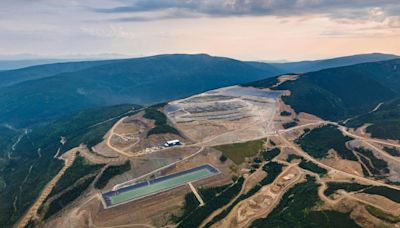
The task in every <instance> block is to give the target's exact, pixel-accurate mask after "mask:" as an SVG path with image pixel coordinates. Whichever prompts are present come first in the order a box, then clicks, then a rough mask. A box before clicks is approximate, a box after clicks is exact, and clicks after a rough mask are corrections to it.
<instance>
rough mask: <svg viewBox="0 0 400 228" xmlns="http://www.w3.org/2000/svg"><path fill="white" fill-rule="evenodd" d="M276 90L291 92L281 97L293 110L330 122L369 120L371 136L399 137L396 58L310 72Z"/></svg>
mask: <svg viewBox="0 0 400 228" xmlns="http://www.w3.org/2000/svg"><path fill="white" fill-rule="evenodd" d="M274 83H275V79H272V78H271V79H266V80H262V81H258V82H255V83H250V84H249V85H251V86H256V87H270V86H271V85H273V84H274ZM276 89H280V90H290V91H291V95H290V96H287V97H283V100H284V102H285V103H286V104H288V105H290V106H291V107H292V108H293V109H294V110H295V111H296V112H307V113H311V114H314V115H317V116H319V117H321V118H323V119H327V120H334V121H343V120H345V119H347V118H352V120H351V121H349V123H348V125H350V126H360V125H362V124H363V123H373V125H372V126H370V127H369V128H368V129H367V130H370V132H371V133H372V134H373V135H374V136H377V137H381V138H385V137H387V138H393V139H400V126H399V125H398V124H397V123H398V120H400V117H399V115H398V114H397V113H398V111H399V110H398V105H397V103H398V101H399V98H400V59H395V60H388V61H382V62H373V63H362V64H356V65H351V66H346V67H339V68H331V69H326V70H321V71H316V72H310V73H306V74H303V75H301V76H300V77H299V78H298V79H297V80H295V81H286V82H284V83H282V84H281V85H279V86H278V87H276ZM380 103H383V105H382V106H381V107H380V108H379V109H378V110H376V111H374V112H373V111H372V110H374V108H375V107H377V106H378V104H380ZM383 126H385V127H383ZM374 129H375V131H373V130H374Z"/></svg>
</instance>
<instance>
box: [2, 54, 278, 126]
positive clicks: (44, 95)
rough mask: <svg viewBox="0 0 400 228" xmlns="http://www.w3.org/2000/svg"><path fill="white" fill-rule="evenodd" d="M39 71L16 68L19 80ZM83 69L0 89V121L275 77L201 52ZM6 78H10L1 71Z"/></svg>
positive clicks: (26, 120)
mask: <svg viewBox="0 0 400 228" xmlns="http://www.w3.org/2000/svg"><path fill="white" fill-rule="evenodd" d="M96 63H97V62H87V63H85V64H86V65H85V64H83V65H82V64H81V65H78V66H77V67H80V68H82V67H85V66H88V64H89V65H90V64H96ZM104 63H106V64H104ZM60 65H61V66H66V65H63V64H60ZM43 67H44V66H42V67H36V68H34V69H32V68H30V69H25V71H23V70H17V72H18V74H19V76H15V77H16V78H21V75H24V73H26V75H28V77H31V75H32V74H30V73H29V72H26V71H28V70H34V72H35V74H36V75H39V72H40V70H38V69H41V70H44V69H43ZM48 67H53V68H54V67H58V66H57V65H50V66H48ZM48 67H45V68H48ZM85 68H86V69H82V70H78V71H73V72H67V73H61V74H57V75H52V76H49V77H44V78H43V77H42V76H43V74H42V73H40V75H41V76H40V77H42V78H40V79H36V80H29V81H25V82H22V83H18V84H14V85H12V86H8V87H4V88H1V89H0V106H1V107H7V108H5V109H1V110H0V123H10V124H13V125H17V126H25V125H29V124H32V123H34V122H36V121H38V120H46V119H48V120H51V119H56V118H58V117H60V116H63V115H66V114H68V113H73V112H75V111H78V110H82V109H85V108H90V107H97V106H104V105H114V104H121V103H135V104H145V105H147V104H152V103H158V102H162V101H167V100H171V99H176V98H180V97H184V96H189V95H191V94H195V93H199V92H202V91H206V90H210V89H213V88H217V87H223V86H229V85H234V84H238V83H244V82H251V81H255V80H259V79H262V78H266V77H270V76H274V75H276V74H278V72H271V71H267V70H262V69H259V68H255V67H253V66H251V65H250V64H247V63H245V62H241V61H237V60H234V59H229V58H221V57H212V56H209V55H204V54H200V55H160V56H153V57H146V58H136V59H127V60H116V61H111V62H101V63H100V64H97V66H92V67H85ZM63 70H65V71H67V70H66V69H65V68H64V69H63ZM44 71H45V70H44ZM50 71H52V70H50ZM45 72H46V71H45ZM4 75H6V76H9V75H10V74H9V73H7V72H3V77H4ZM1 77H2V76H1V75H0V78H1ZM9 77H10V76H9Z"/></svg>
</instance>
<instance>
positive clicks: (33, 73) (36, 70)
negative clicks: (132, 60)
mask: <svg viewBox="0 0 400 228" xmlns="http://www.w3.org/2000/svg"><path fill="white" fill-rule="evenodd" d="M60 61H61V60H60ZM116 61H120V60H102V61H81V62H67V63H52V64H43V65H37V66H31V67H25V68H22V69H16V70H7V71H0V88H1V87H5V86H10V85H13V84H17V83H20V82H24V81H29V80H34V79H39V78H45V77H49V76H53V75H57V74H61V73H66V72H74V71H79V70H83V69H87V68H90V67H94V66H100V65H104V64H107V63H112V62H116ZM0 65H1V61H0Z"/></svg>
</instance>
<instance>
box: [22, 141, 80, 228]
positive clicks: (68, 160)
mask: <svg viewBox="0 0 400 228" xmlns="http://www.w3.org/2000/svg"><path fill="white" fill-rule="evenodd" d="M79 149H80V147H75V148H73V149H71V150H69V151H68V152H66V153H64V154H63V155H62V156H61V158H60V159H62V160H64V166H63V167H62V169H61V170H60V171H59V172H58V173H57V175H56V176H55V177H53V179H52V180H51V181H50V182H49V183H47V185H46V187H45V188H44V189H43V191H42V192H41V193H40V195H39V197H38V198H37V199H36V201H35V203H34V204H33V205H32V206H31V208H30V209H29V210H28V212H26V214H25V215H24V216H23V217H22V219H21V220H20V222H19V223H18V226H17V227H19V228H24V227H26V225H27V224H28V223H29V221H30V220H31V219H32V218H34V217H37V210H38V209H39V207H40V206H41V205H42V203H43V202H44V201H45V200H46V198H47V196H48V195H49V194H50V192H51V190H53V188H54V186H55V185H56V184H57V182H58V181H59V180H60V179H61V177H62V176H63V175H64V173H65V171H66V170H67V169H68V168H69V167H70V166H71V165H72V163H74V160H75V157H76V153H77V152H78V151H79Z"/></svg>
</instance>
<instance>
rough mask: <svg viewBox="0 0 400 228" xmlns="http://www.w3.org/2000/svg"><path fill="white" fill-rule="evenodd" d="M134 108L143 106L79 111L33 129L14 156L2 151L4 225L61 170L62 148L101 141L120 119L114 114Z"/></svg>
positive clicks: (0, 199) (1, 218)
mask: <svg viewBox="0 0 400 228" xmlns="http://www.w3.org/2000/svg"><path fill="white" fill-rule="evenodd" d="M133 108H135V109H138V108H139V106H136V105H119V106H113V107H105V108H96V109H91V110H86V111H81V112H78V113H76V114H74V115H72V116H69V117H66V118H63V119H60V120H57V121H55V122H53V123H50V124H47V125H44V126H39V127H36V128H34V129H32V131H31V132H29V133H28V135H26V136H25V137H23V138H22V139H21V141H20V142H19V143H18V144H17V145H16V147H15V151H14V153H13V154H12V159H8V158H7V153H6V152H3V153H2V154H0V157H1V159H2V161H3V162H2V163H0V180H2V181H3V182H4V183H5V187H3V189H2V191H0V202H1V204H0V227H10V226H11V225H12V224H13V223H14V222H15V221H16V220H17V219H18V218H19V217H20V216H21V215H22V214H23V213H24V212H25V210H26V209H28V207H29V206H30V205H31V204H32V203H33V202H34V200H35V198H36V197H37V196H38V194H39V192H40V191H41V190H42V189H43V187H44V186H45V185H46V183H48V181H50V180H51V179H52V178H53V177H54V176H55V174H56V173H57V172H58V171H59V170H60V169H61V167H62V164H63V162H62V161H61V160H58V159H55V158H54V156H55V154H56V153H57V150H58V149H60V153H63V152H65V151H68V150H69V149H71V148H73V147H76V146H79V144H81V143H85V144H87V145H88V146H89V147H90V146H93V145H95V144H97V143H99V142H100V141H101V140H102V138H103V136H104V135H105V133H106V132H107V131H108V130H109V129H110V128H111V127H112V125H113V124H114V123H115V122H116V121H118V119H119V118H115V119H113V117H116V116H124V115H127V114H129V113H130V114H133V113H134V112H135V111H134V110H133ZM110 118H111V119H110ZM106 120H109V121H106ZM98 123H100V124H98ZM10 134H12V132H11V133H10ZM61 136H63V137H65V138H66V139H67V142H66V143H65V144H64V145H61V144H60V137H61ZM9 146H10V145H9V144H8V145H5V147H6V148H8V147H9ZM5 151H7V150H5ZM14 205H15V209H14Z"/></svg>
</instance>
